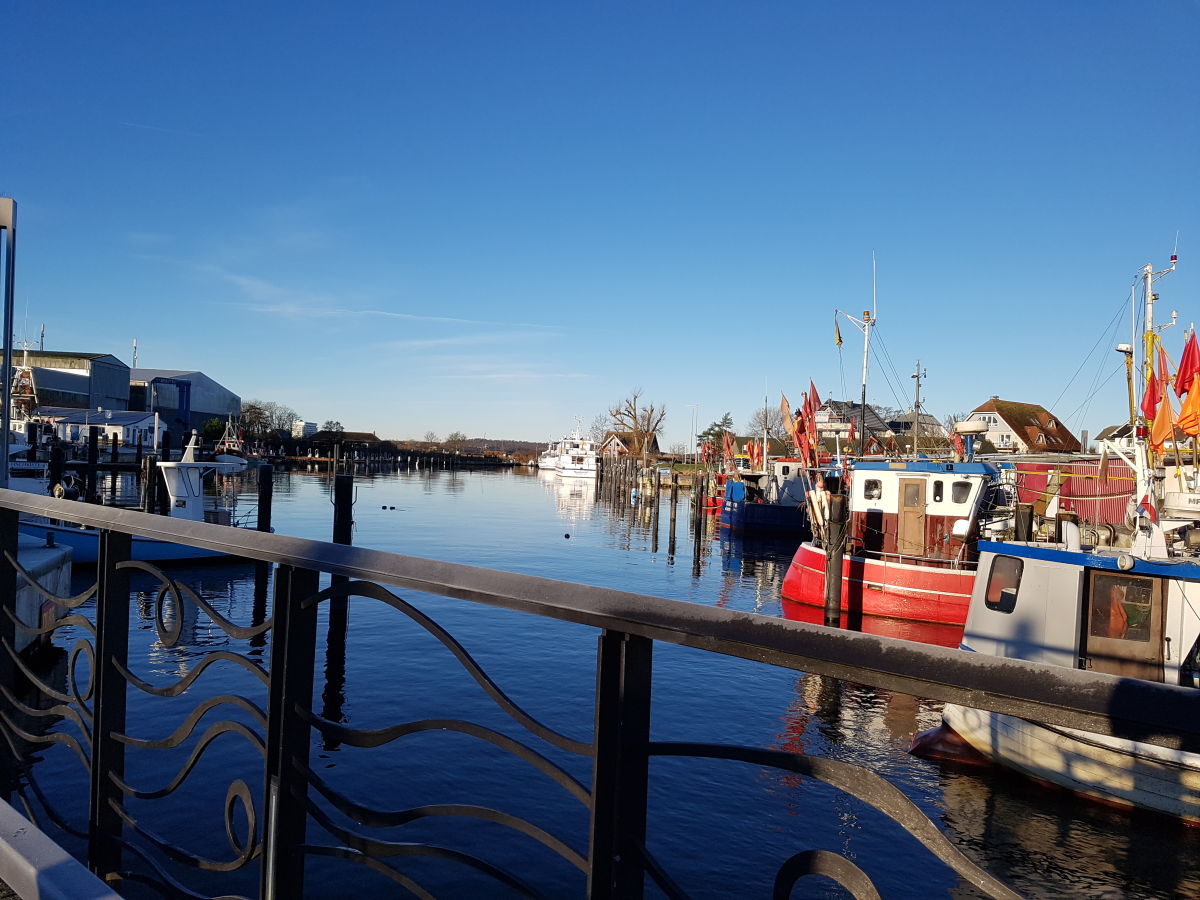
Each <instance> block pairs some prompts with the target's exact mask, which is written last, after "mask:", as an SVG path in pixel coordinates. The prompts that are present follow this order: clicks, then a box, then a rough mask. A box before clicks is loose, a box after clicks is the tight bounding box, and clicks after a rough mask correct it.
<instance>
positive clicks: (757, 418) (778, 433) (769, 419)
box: [746, 406, 787, 440]
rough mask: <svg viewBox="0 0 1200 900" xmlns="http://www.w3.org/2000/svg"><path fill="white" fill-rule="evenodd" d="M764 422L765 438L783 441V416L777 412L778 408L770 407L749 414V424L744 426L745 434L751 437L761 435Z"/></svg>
mask: <svg viewBox="0 0 1200 900" xmlns="http://www.w3.org/2000/svg"><path fill="white" fill-rule="evenodd" d="M764 422H765V423H766V429H765V430H766V432H767V437H770V438H775V439H776V440H783V438H784V437H785V436H786V435H787V432H786V431H785V430H784V427H783V415H782V414H781V413H780V412H779V408H778V407H770V406H768V407H767V408H766V409H756V410H755V411H754V412H753V413H752V414H751V416H750V424H749V425H747V426H746V433H747V434H749V435H752V436H757V435H760V434H762V433H763V430H764V429H763V423H764Z"/></svg>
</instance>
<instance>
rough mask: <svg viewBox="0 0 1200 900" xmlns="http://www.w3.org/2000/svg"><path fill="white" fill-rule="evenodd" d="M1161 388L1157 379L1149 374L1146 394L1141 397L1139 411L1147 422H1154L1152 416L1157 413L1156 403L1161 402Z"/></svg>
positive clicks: (1152, 374)
mask: <svg viewBox="0 0 1200 900" xmlns="http://www.w3.org/2000/svg"><path fill="white" fill-rule="evenodd" d="M1162 397H1163V392H1162V388H1161V387H1160V386H1159V384H1158V379H1157V378H1156V377H1155V376H1154V373H1153V372H1151V373H1150V378H1149V379H1147V381H1146V393H1144V394H1143V395H1142V404H1141V407H1140V408H1141V410H1142V415H1143V416H1145V417H1146V418H1147V419H1148V420H1149V421H1151V422H1153V421H1154V416H1155V414H1156V413H1157V412H1158V402H1159V401H1160V400H1162Z"/></svg>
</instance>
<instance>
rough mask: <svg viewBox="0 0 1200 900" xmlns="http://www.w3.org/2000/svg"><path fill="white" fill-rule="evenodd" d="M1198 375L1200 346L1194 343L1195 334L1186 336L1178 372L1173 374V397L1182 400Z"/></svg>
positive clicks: (1199, 371) (1199, 369) (1199, 370)
mask: <svg viewBox="0 0 1200 900" xmlns="http://www.w3.org/2000/svg"><path fill="white" fill-rule="evenodd" d="M1198 374H1200V344H1197V343H1196V332H1195V331H1193V332H1192V333H1191V334H1190V335H1188V339H1187V343H1186V344H1184V346H1183V356H1181V357H1180V358H1179V371H1178V372H1176V373H1175V396H1176V397H1179V398H1180V399H1183V395H1184V394H1186V393H1187V392H1188V391H1189V390H1191V388H1192V379H1193V378H1194V377H1195V376H1196V375H1198Z"/></svg>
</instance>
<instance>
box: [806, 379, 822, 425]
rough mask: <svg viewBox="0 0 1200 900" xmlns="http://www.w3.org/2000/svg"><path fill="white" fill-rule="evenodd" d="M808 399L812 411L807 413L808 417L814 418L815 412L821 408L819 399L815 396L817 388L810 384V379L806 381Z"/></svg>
mask: <svg viewBox="0 0 1200 900" xmlns="http://www.w3.org/2000/svg"><path fill="white" fill-rule="evenodd" d="M808 399H809V400H810V401H812V409H811V410H810V411H809V415H810V416H815V415H816V414H817V410H818V409H820V408H821V398H820V397H819V396H817V386H816V385H815V384H813V383H812V379H811V378H810V379H808Z"/></svg>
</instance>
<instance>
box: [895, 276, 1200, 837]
mask: <svg viewBox="0 0 1200 900" xmlns="http://www.w3.org/2000/svg"><path fill="white" fill-rule="evenodd" d="M1174 264H1175V260H1174V258H1172V265H1171V269H1173V268H1174ZM1171 269H1168V270H1165V271H1171ZM1157 274H1158V275H1162V274H1165V272H1160V273H1157ZM1155 277H1156V273H1154V272H1153V269H1152V267H1150V266H1146V267H1145V269H1144V270H1143V278H1144V290H1145V297H1146V306H1147V312H1146V318H1145V322H1146V326H1145V327H1146V334H1147V340H1146V346H1147V356H1150V355H1151V353H1150V350H1151V348H1152V346H1153V345H1154V343H1155V341H1157V333H1156V332H1155V331H1154V328H1153V315H1152V310H1153V296H1154V295H1153V292H1152V290H1151V286H1152V284H1153V280H1154V278H1155ZM1123 352H1128V346H1127V345H1126V347H1125V350H1123ZM1181 367H1182V364H1181ZM1180 374H1183V373H1182V372H1181V373H1180ZM1152 377H1153V376H1152ZM1176 377H1177V379H1178V377H1179V376H1178V375H1177V376H1176ZM1158 378H1159V381H1160V384H1159V389H1160V391H1159V396H1158V397H1156V398H1154V402H1153V403H1145V402H1144V403H1143V412H1144V414H1145V417H1146V419H1150V418H1152V417H1153V419H1154V420H1155V427H1154V429H1153V430H1151V429H1150V428H1149V427H1148V426H1147V425H1145V424H1138V427H1137V428H1136V429H1135V433H1136V440H1135V443H1134V447H1133V450H1132V457H1133V458H1132V459H1131V460H1130V463H1131V465H1132V468H1133V469H1134V471H1135V473H1136V477H1137V482H1138V492H1137V493H1138V495H1139V496H1140V497H1141V500H1140V501H1139V504H1138V506H1137V508H1136V509H1135V510H1134V511H1133V515H1132V519H1133V522H1132V534H1131V537H1132V540H1131V541H1130V542H1129V545H1128V546H1127V547H1122V548H1117V547H1101V546H1093V545H1092V544H1090V543H1088V542H1087V541H1086V540H1085V534H1084V532H1083V531H1082V530H1081V529H1080V528H1079V527H1078V526H1076V525H1075V524H1073V523H1070V522H1067V523H1063V537H1062V540H1061V541H1060V542H1057V543H1041V544H1037V543H1032V542H1028V541H1021V542H1016V541H1006V542H991V541H987V542H982V543H981V544H980V546H979V550H980V560H979V568H978V575H977V577H976V580H975V584H974V587H973V590H972V594H971V601H970V609H969V613H968V617H967V622H966V628H965V631H964V634H963V639H962V642H961V645H960V646H961V647H962V648H963V649H964V650H968V651H972V652H976V653H983V654H987V655H990V656H995V657H999V658H1003V659H1021V660H1028V661H1032V662H1040V663H1045V664H1050V665H1058V666H1064V667H1067V668H1082V669H1088V670H1092V671H1095V672H1101V673H1106V674H1110V675H1115V676H1118V677H1121V678H1136V679H1143V680H1147V681H1155V682H1162V683H1166V684H1178V685H1182V686H1186V687H1190V688H1200V524H1198V523H1197V520H1196V519H1195V518H1189V517H1187V516H1183V515H1180V514H1179V513H1180V511H1181V510H1188V509H1193V508H1195V507H1196V505H1197V504H1196V503H1195V502H1189V501H1196V500H1200V490H1198V487H1197V483H1196V480H1195V477H1194V476H1195V470H1194V469H1193V470H1192V471H1191V472H1190V477H1188V476H1189V473H1188V472H1187V471H1186V470H1185V467H1182V466H1180V465H1179V464H1178V462H1176V465H1175V466H1174V467H1173V468H1175V469H1176V470H1177V474H1176V476H1175V478H1174V479H1168V478H1167V477H1166V471H1165V470H1166V467H1165V466H1161V465H1156V459H1155V454H1156V453H1158V454H1160V456H1159V458H1158V462H1159V463H1161V462H1162V457H1161V453H1162V451H1163V450H1164V449H1165V446H1166V443H1167V442H1168V441H1172V442H1173V441H1174V440H1175V429H1174V416H1173V411H1172V410H1171V409H1170V407H1169V403H1170V401H1169V399H1167V398H1166V396H1165V394H1166V391H1165V387H1166V385H1165V384H1162V383H1161V382H1164V381H1166V380H1167V374H1166V371H1165V366H1164V367H1161V368H1160V371H1159V375H1158ZM1193 379H1194V380H1192V382H1191V383H1192V389H1191V391H1189V392H1188V393H1189V397H1188V402H1190V403H1195V402H1197V401H1198V400H1200V395H1198V396H1197V397H1196V398H1193V397H1192V393H1195V392H1196V386H1197V384H1200V378H1197V377H1196V376H1195V375H1193ZM1148 381H1149V379H1148ZM1151 387H1153V385H1151ZM1152 392H1153V391H1152V390H1150V389H1148V391H1147V394H1148V395H1149V394H1151V393H1152ZM1185 408H1186V404H1185ZM1152 413H1153V416H1152ZM1131 418H1133V413H1132V411H1131ZM1163 422H1168V424H1169V427H1160V426H1161V423H1163ZM1193 427H1198V428H1200V423H1193ZM1193 433H1194V432H1193ZM1189 485H1190V486H1189ZM1172 487H1174V488H1176V490H1172V489H1171V488H1172ZM1180 488H1182V489H1183V490H1182V491H1181V490H1179V489H1180ZM1182 495H1186V496H1182ZM912 749H913V752H914V753H917V754H918V755H926V756H931V757H938V758H942V757H946V756H955V755H959V754H969V755H982V756H983V757H984V758H986V759H988V760H991V761H994V762H996V763H999V764H1002V765H1004V766H1007V767H1009V768H1012V769H1014V770H1016V771H1018V772H1021V773H1023V774H1025V775H1028V776H1030V777H1033V778H1036V779H1038V780H1040V781H1045V782H1049V783H1051V784H1054V785H1057V786H1059V787H1063V788H1066V789H1068V790H1071V791H1074V792H1076V793H1079V794H1082V795H1085V796H1088V797H1093V798H1096V799H1099V800H1102V801H1105V802H1107V803H1111V804H1117V805H1122V806H1129V807H1138V808H1144V809H1150V810H1155V811H1158V812H1162V813H1166V814H1168V815H1172V816H1176V817H1178V818H1181V819H1183V820H1185V821H1189V822H1193V823H1200V754H1197V753H1194V752H1189V751H1187V750H1181V749H1168V748H1163V747H1159V746H1157V745H1151V744H1147V743H1144V742H1141V741H1138V740H1134V739H1130V738H1125V737H1114V736H1109V735H1097V734H1090V733H1087V732H1082V731H1078V730H1075V729H1070V728H1064V727H1058V726H1053V725H1049V724H1046V723H1042V722H1037V721H1032V720H1029V719H1022V718H1018V717H1015V716H1008V715H1003V714H1000V713H994V712H990V711H987V710H979V709H973V708H970V707H965V706H960V705H955V704H948V705H947V706H946V707H945V709H944V710H943V722H942V725H941V726H939V727H938V728H936V729H932V730H930V731H928V732H924V733H922V734H920V735H918V736H917V737H916V738H915V740H914V742H913V747H912Z"/></svg>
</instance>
